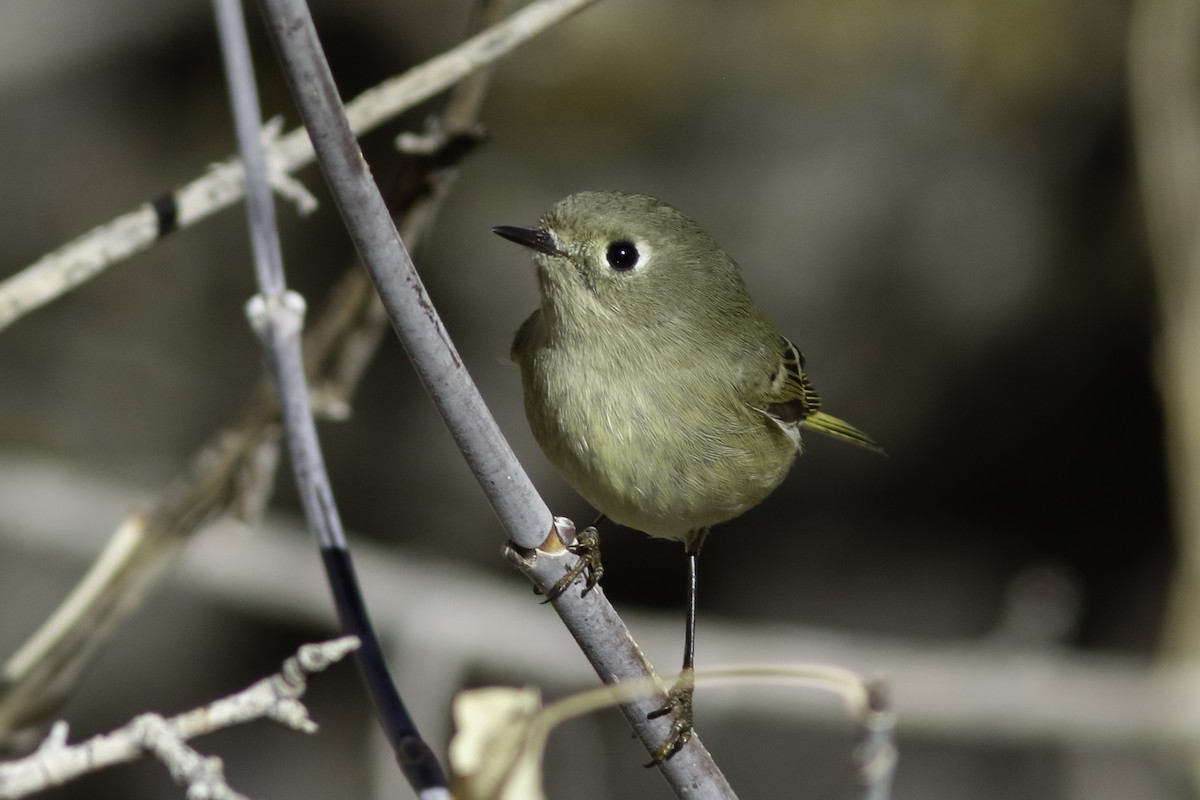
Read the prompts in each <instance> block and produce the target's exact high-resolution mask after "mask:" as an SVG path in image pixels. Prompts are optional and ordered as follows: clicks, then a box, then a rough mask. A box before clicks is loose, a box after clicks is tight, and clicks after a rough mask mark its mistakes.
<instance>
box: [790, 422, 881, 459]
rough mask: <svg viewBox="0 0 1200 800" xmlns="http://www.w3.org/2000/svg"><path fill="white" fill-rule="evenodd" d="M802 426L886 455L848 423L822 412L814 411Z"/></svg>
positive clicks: (872, 441) (867, 437)
mask: <svg viewBox="0 0 1200 800" xmlns="http://www.w3.org/2000/svg"><path fill="white" fill-rule="evenodd" d="M804 425H805V426H806V427H809V428H812V429H813V430H814V431H817V432H818V433H823V434H825V435H826V436H832V437H833V438H835V439H841V440H842V441H845V442H850V443H851V444H857V445H859V446H861V447H865V448H867V449H868V450H874V451H875V452H876V453H880V454H883V455H886V453H884V452H883V448H882V447H880V446H879V445H878V444H877V443H876V442H875V440H874V439H872V438H871V437H870V436H867V435H866V434H865V433H863V432H862V431H860V430H859V429H858V428H856V427H854V426H853V425H851V424H850V423H849V422H844V421H843V420H840V419H838V418H837V417H835V416H832V415H830V414H826V413H825V412H824V411H814V412H813V413H811V414H809V415H808V416H807V417H805V418H804Z"/></svg>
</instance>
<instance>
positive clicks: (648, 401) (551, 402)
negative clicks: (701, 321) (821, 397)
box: [521, 351, 798, 539]
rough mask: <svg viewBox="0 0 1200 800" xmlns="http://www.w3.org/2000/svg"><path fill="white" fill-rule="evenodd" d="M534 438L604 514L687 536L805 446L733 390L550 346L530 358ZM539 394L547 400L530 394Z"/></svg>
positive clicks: (725, 515) (736, 507)
mask: <svg viewBox="0 0 1200 800" xmlns="http://www.w3.org/2000/svg"><path fill="white" fill-rule="evenodd" d="M521 369H522V378H523V383H524V388H525V411H526V415H527V416H528V418H529V423H530V426H531V428H532V430H533V434H534V437H535V438H536V439H537V440H538V443H539V444H540V445H541V447H542V450H543V451H544V452H545V453H546V456H547V457H548V458H549V459H550V461H551V463H553V464H554V466H555V467H556V468H557V469H558V470H559V472H560V473H561V474H562V475H563V477H564V478H565V479H566V481H567V482H568V483H569V484H571V486H572V488H574V489H575V490H576V491H577V492H579V493H580V494H581V495H583V497H584V498H585V499H587V500H588V502H589V503H591V504H592V505H593V506H595V507H596V508H597V509H598V510H599V511H601V512H602V513H603V514H605V516H607V517H609V518H610V519H612V520H613V521H615V522H618V523H620V524H622V525H626V526H628V527H631V528H634V529H637V530H641V531H644V532H646V533H648V534H650V535H652V536H661V537H665V538H673V539H684V538H685V537H686V536H687V534H688V533H689V532H690V531H694V530H697V529H700V528H706V527H708V526H710V525H715V524H717V523H719V522H724V521H726V520H729V519H732V518H733V517H736V516H738V515H739V514H741V513H743V512H744V511H746V510H748V509H749V508H751V507H752V506H754V505H756V504H758V503H759V502H760V501H761V500H763V499H764V498H765V497H766V496H767V495H768V494H770V493H771V491H772V490H773V489H775V487H776V486H778V485H779V483H780V482H781V481H782V480H783V478H784V476H785V475H787V472H788V470H789V469H790V468H791V465H792V462H793V461H794V460H795V457H796V453H797V451H798V448H797V443H796V441H795V440H794V439H791V438H789V437H788V436H787V435H785V434H784V433H783V432H782V431H781V430H779V428H778V427H777V426H775V425H774V424H773V423H771V422H770V421H769V420H768V419H767V418H766V417H764V416H763V415H762V414H760V413H759V412H756V411H754V410H753V409H751V408H749V407H748V406H746V405H745V404H744V403H742V402H740V401H739V400H737V399H736V398H734V397H733V396H732V395H730V396H728V397H722V396H721V394H720V393H719V392H714V393H713V397H711V398H709V399H708V400H707V405H705V406H703V407H702V406H701V405H700V404H702V403H704V402H705V400H704V398H701V397H696V396H694V395H693V394H692V393H684V392H681V391H679V388H678V385H677V384H676V383H672V382H669V381H667V380H666V379H662V378H661V377H660V375H659V373H658V372H657V371H656V372H654V373H653V374H645V375H632V376H631V375H629V374H628V373H625V374H621V375H620V378H619V379H612V378H610V379H608V380H600V379H597V378H596V377H595V376H594V375H589V374H584V373H582V372H579V371H575V370H570V369H568V368H567V367H566V366H565V365H564V364H561V363H557V362H556V359H555V356H554V354H553V353H548V352H546V351H542V352H541V353H539V354H538V355H537V356H535V357H534V358H530V359H527V360H522V363H521ZM534 396H537V397H541V398H544V400H543V402H536V403H535V402H531V398H532V397H534Z"/></svg>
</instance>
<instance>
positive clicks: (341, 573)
mask: <svg viewBox="0 0 1200 800" xmlns="http://www.w3.org/2000/svg"><path fill="white" fill-rule="evenodd" d="M213 6H214V9H215V10H216V16H217V28H218V31H219V32H220V36H221V52H222V55H223V57H224V60H225V72H226V77H227V78H228V84H229V95H230V100H231V105H232V106H233V113H234V121H235V127H236V129H237V137H238V149H239V151H240V152H241V155H242V162H243V163H244V164H245V165H246V198H247V204H246V209H247V215H248V218H249V224H250V228H251V232H252V236H251V243H252V244H253V251H254V263H255V273H256V275H257V278H258V288H259V294H258V295H257V296H255V297H254V298H253V299H252V300H251V301H250V303H249V304H248V305H247V307H246V313H247V315H248V316H249V317H250V323H251V326H252V327H253V328H254V331H255V333H257V334H258V337H259V339H260V341H261V342H262V346H263V352H264V354H265V356H266V361H267V363H268V365H269V366H270V368H271V372H272V375H273V376H274V379H275V387H276V389H277V390H278V392H279V398H280V405H281V407H282V409H283V418H284V425H285V429H286V432H287V441H288V449H289V451H290V453H291V456H292V457H291V463H292V470H293V472H294V474H295V479H296V486H297V489H298V491H299V494H300V498H301V502H302V504H303V506H304V511H305V516H306V517H307V519H308V525H309V528H310V530H312V532H313V534H314V536H315V537H316V539H317V543H318V545H319V546H320V549H321V556H322V560H323V561H324V564H325V569H326V574H327V577H328V579H329V584H330V588H331V589H332V591H333V595H334V601H335V602H336V604H337V608H338V612H339V613H338V616H339V617H340V618H341V621H342V627H343V629H344V630H345V631H346V632H348V633H351V634H353V635H355V636H356V637H357V638H358V639H359V640H360V641H361V642H362V644H363V647H362V649H361V650H360V651H359V654H358V663H359V667H360V669H361V671H362V674H363V678H364V681H365V683H366V685H367V688H368V691H369V693H370V695H371V700H372V703H373V704H374V707H375V709H376V711H377V713H378V714H379V718H380V723H381V724H382V726H383V729H384V734H385V735H386V736H387V738H388V741H389V742H390V743H391V745H392V750H393V752H394V753H395V756H396V761H397V762H398V763H399V765H400V768H401V770H402V771H403V773H404V775H405V777H406V778H407V779H408V782H409V784H410V785H411V786H412V787H413V789H414V790H415V791H416V792H417V793H418V794H420V795H422V796H423V797H432V796H435V795H437V796H445V795H446V792H445V791H444V790H445V787H446V777H445V774H444V773H443V771H442V769H441V766H440V765H439V764H438V761H437V758H436V757H435V756H434V754H433V750H432V748H430V747H429V745H428V743H427V742H426V741H425V740H424V739H423V738H422V737H421V734H420V732H419V731H418V729H417V726H416V723H415V722H414V721H413V719H412V716H411V715H410V714H409V713H408V709H407V708H406V707H405V705H404V702H403V700H402V699H401V697H400V694H399V692H398V691H397V689H396V685H395V681H393V680H392V676H391V673H390V671H389V669H388V666H387V661H386V660H385V659H384V656H383V648H382V646H381V645H380V643H379V637H378V636H377V635H376V634H375V629H374V626H373V625H372V623H371V618H370V615H369V613H368V611H367V607H366V604H365V603H364V602H363V599H362V590H361V588H360V587H359V583H358V576H357V575H356V573H355V570H354V564H353V561H352V559H351V557H350V551H349V549H348V548H347V547H346V538H345V536H344V534H343V532H342V522H341V517H340V515H339V514H338V510H337V503H336V502H335V501H334V498H333V488H332V486H331V485H330V482H329V474H328V471H327V470H326V469H325V458H324V455H323V453H322V452H321V445H320V441H319V439H318V438H317V424H316V420H314V419H313V414H312V408H311V406H310V404H309V396H308V381H307V378H306V376H305V369H304V357H303V354H302V351H301V347H300V332H301V330H302V327H303V325H302V323H303V319H304V301H303V299H301V297H300V296H299V295H298V294H296V293H295V292H291V291H289V290H288V288H287V281H286V278H285V277H284V270H283V257H282V254H281V248H280V245H279V231H278V228H277V226H276V223H275V209H274V206H273V204H272V199H271V189H270V186H269V185H268V179H267V169H266V158H265V156H264V154H263V151H262V143H261V141H260V140H259V137H258V129H259V128H260V127H261V121H260V116H259V109H258V91H257V88H256V86H255V79H254V71H253V63H252V61H251V57H250V44H249V41H248V36H247V33H246V28H245V20H244V17H243V16H242V8H241V0H213ZM438 790H442V791H440V792H439V791H438Z"/></svg>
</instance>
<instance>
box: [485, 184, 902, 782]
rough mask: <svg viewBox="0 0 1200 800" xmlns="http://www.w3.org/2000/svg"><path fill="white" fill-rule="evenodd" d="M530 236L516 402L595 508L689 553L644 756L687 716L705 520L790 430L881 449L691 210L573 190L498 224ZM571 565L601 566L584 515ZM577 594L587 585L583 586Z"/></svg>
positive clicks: (736, 505)
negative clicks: (679, 628)
mask: <svg viewBox="0 0 1200 800" xmlns="http://www.w3.org/2000/svg"><path fill="white" fill-rule="evenodd" d="M494 231H495V232H496V233H497V234H499V235H500V236H503V237H504V238H506V239H509V240H511V241H514V242H516V243H518V244H521V245H524V246H526V247H529V248H531V249H532V250H533V251H534V255H533V260H534V262H535V263H536V264H537V267H538V270H537V275H538V285H539V288H540V291H541V306H540V308H538V310H536V311H534V312H533V314H532V315H531V316H530V317H529V319H527V320H525V323H524V324H523V325H521V327H520V329H519V330H518V331H517V335H516V339H515V341H514V342H513V346H512V358H513V360H514V361H515V362H516V363H517V364H518V365H519V366H520V369H521V382H522V385H523V387H524V395H525V413H526V416H527V417H528V419H529V424H530V426H531V427H532V429H533V434H534V437H535V438H536V439H537V441H538V444H540V445H541V448H542V450H543V451H545V453H546V456H547V457H548V458H549V459H550V462H551V463H552V464H553V465H554V466H555V467H556V468H557V469H558V471H559V472H560V473H561V474H562V475H563V477H564V478H565V479H566V481H567V483H569V484H570V485H571V486H572V487H573V488H574V489H575V490H576V491H577V492H579V494H581V495H583V497H584V498H585V499H586V500H587V501H588V502H589V503H591V504H592V505H593V506H595V507H596V509H598V510H599V511H600V512H601V513H602V514H603V515H604V516H605V517H608V518H609V519H611V520H613V521H614V522H618V523H620V524H622V525H625V526H628V527H630V528H634V529H637V530H640V531H644V532H645V533H648V534H650V535H651V536H659V537H663V538H667V539H678V540H679V541H681V542H683V544H684V548H685V551H686V552H687V554H688V565H689V581H688V622H687V628H686V636H685V645H684V660H683V677H682V678H681V679H680V681H679V682H678V683H677V684H676V686H675V687H674V688H673V689H672V690H671V692H670V694H669V695H668V702H667V704H666V705H665V706H664V707H663V708H662V709H660V710H659V711H657V712H655V714H654V716H660V715H665V714H668V713H671V714H674V719H673V723H672V727H671V731H670V733H669V734H668V736H667V740H666V741H664V742H663V745H662V747H660V748H658V750H657V752H655V754H654V761H652V762H651V763H654V762H657V761H661V760H663V759H664V758H669V757H670V756H671V755H673V754H674V753H676V752H678V750H679V749H680V748H682V747H683V746H684V745H685V744H686V743H687V741H688V740H689V738H690V736H691V729H692V703H691V700H692V679H691V675H692V667H693V660H694V641H695V639H694V634H695V607H696V606H695V590H696V556H697V554H698V553H699V550H700V546H701V544H702V543H703V540H704V537H705V536H706V535H707V532H708V529H709V528H710V527H711V526H713V525H716V524H717V523H720V522H725V521H726V520H730V519H733V518H734V517H736V516H738V515H739V514H742V513H743V512H745V511H746V510H747V509H749V508H752V507H753V506H755V505H757V504H758V503H759V502H761V501H762V500H763V499H764V498H765V497H766V496H767V495H769V494H770V493H771V492H772V491H773V490H774V489H775V487H777V486H778V485H779V484H780V482H781V481H782V480H783V479H784V476H786V475H787V473H788V470H789V469H791V466H792V462H793V461H795V459H796V456H797V454H799V452H800V449H801V442H800V429H801V428H802V427H804V428H811V429H812V430H815V431H818V432H820V433H824V434H828V435H830V436H834V437H837V438H839V439H844V440H846V441H849V442H853V443H855V444H859V445H863V446H866V447H868V448H871V449H873V450H879V446H878V445H877V444H875V442H873V441H872V440H871V439H870V438H869V437H868V436H867V435H866V434H864V433H862V432H861V431H859V430H858V429H857V428H855V427H854V426H852V425H850V424H848V423H846V422H843V421H842V420H840V419H838V418H836V417H833V416H830V415H829V414H826V413H825V412H824V411H822V410H821V399H820V397H818V396H817V393H816V392H815V391H814V390H813V387H812V384H811V383H810V382H809V379H808V376H807V375H806V374H805V372H804V357H803V356H802V355H801V354H800V351H799V350H797V349H796V346H795V345H793V344H792V343H791V342H790V341H788V340H787V339H786V338H784V337H783V336H781V335H780V334H779V332H778V331H776V329H775V326H774V325H772V324H771V322H770V320H768V319H767V318H766V316H765V315H764V314H763V312H762V311H761V310H760V309H759V308H758V306H757V305H756V304H755V303H754V301H753V300H752V299H751V298H750V295H749V293H747V291H746V286H745V284H744V283H743V282H742V276H741V271H740V269H739V268H738V265H737V263H735V262H734V260H733V259H732V258H730V257H729V256H728V255H727V254H726V253H725V251H724V250H722V249H721V246H720V245H718V244H717V242H716V241H714V240H713V238H712V237H711V236H709V235H708V233H706V232H705V231H704V229H702V228H701V227H700V226H699V225H697V224H696V223H695V222H694V221H693V220H692V219H691V218H689V217H687V216H685V215H684V214H683V213H682V212H680V211H679V210H678V209H676V208H674V207H673V206H670V205H668V204H667V203H664V202H662V201H661V200H657V199H655V198H653V197H647V196H645V195H638V194H625V193H622V192H582V193H580V194H574V195H571V196H570V197H567V198H566V199H565V200H562V201H561V202H559V203H558V204H557V205H555V206H554V208H552V209H551V210H550V211H549V212H548V213H547V214H546V215H545V216H544V217H542V219H541V222H540V223H539V225H538V227H537V228H532V229H529V228H514V227H507V226H505V227H498V228H495V229H494ZM574 552H576V553H578V554H579V555H581V556H583V558H582V559H581V560H580V562H579V564H577V565H576V567H575V568H574V569H573V570H571V571H570V572H568V573H567V575H566V576H565V577H564V579H563V581H560V583H559V585H557V586H555V587H554V590H553V591H552V592H551V596H552V597H553V596H555V595H557V594H560V593H561V592H562V591H563V590H564V589H566V587H567V586H568V585H569V584H570V583H571V582H572V581H574V580H575V579H576V578H577V577H579V575H581V574H584V573H585V572H586V577H587V587H588V588H590V587H591V586H592V585H594V583H595V581H596V579H598V578H599V575H600V572H601V570H600V562H599V557H598V553H599V551H598V546H597V537H596V534H595V531H594V528H590V529H588V530H587V531H585V532H584V534H581V535H580V542H579V546H577V547H576V548H574ZM585 591H586V589H585Z"/></svg>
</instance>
